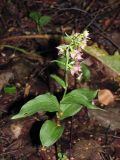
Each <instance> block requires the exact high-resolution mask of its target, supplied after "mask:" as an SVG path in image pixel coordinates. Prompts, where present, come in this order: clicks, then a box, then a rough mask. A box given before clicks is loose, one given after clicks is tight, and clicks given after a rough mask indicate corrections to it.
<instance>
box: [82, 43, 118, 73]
mask: <svg viewBox="0 0 120 160" xmlns="http://www.w3.org/2000/svg"><path fill="white" fill-rule="evenodd" d="M84 50H85V51H86V53H88V54H89V55H91V56H93V57H95V58H96V59H97V60H99V61H100V62H102V63H103V64H104V65H105V66H107V67H109V68H110V69H111V70H112V71H114V72H115V73H117V74H118V75H120V54H114V55H109V54H108V53H107V52H106V51H105V50H104V49H101V48H99V47H98V46H97V45H96V44H94V45H92V46H86V47H85V49H84Z"/></svg>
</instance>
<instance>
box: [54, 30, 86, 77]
mask: <svg viewBox="0 0 120 160" xmlns="http://www.w3.org/2000/svg"><path fill="white" fill-rule="evenodd" d="M88 36H89V33H88V31H87V30H85V31H84V32H83V33H82V34H80V33H75V34H74V35H71V36H68V35H67V38H68V40H69V42H70V44H69V45H68V44H63V45H61V46H59V47H57V48H58V50H59V55H61V56H62V57H63V58H64V57H66V54H67V53H68V56H69V63H68V69H69V71H70V72H71V74H72V75H77V78H78V79H80V78H81V75H82V72H81V66H80V64H81V62H82V60H83V57H82V55H83V49H84V48H85V46H86V45H87V41H88Z"/></svg>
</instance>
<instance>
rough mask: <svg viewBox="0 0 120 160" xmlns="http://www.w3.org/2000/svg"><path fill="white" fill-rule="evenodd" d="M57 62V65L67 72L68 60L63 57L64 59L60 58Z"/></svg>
mask: <svg viewBox="0 0 120 160" xmlns="http://www.w3.org/2000/svg"><path fill="white" fill-rule="evenodd" d="M55 62H57V65H58V66H59V67H60V68H61V69H63V70H65V62H66V58H65V57H62V58H59V59H58V60H56V61H55Z"/></svg>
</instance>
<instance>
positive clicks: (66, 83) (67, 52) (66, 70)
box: [62, 47, 69, 99]
mask: <svg viewBox="0 0 120 160" xmlns="http://www.w3.org/2000/svg"><path fill="white" fill-rule="evenodd" d="M65 57H66V62H65V90H64V94H63V98H64V96H65V95H66V93H67V88H68V65H69V47H68V48H67V49H66V54H65ZM63 98H62V99H63Z"/></svg>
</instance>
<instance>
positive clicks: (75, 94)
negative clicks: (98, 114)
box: [61, 88, 98, 109]
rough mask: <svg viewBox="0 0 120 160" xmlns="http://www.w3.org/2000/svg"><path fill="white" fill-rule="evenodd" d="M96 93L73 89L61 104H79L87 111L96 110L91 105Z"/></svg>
mask: <svg viewBox="0 0 120 160" xmlns="http://www.w3.org/2000/svg"><path fill="white" fill-rule="evenodd" d="M96 94H97V91H92V90H89V89H86V88H84V89H75V90H73V91H71V92H70V93H68V94H66V95H65V97H64V98H63V100H62V101H61V104H79V105H83V106H85V107H87V108H89V109H98V108H97V107H96V106H95V105H93V104H92V100H93V98H95V96H96Z"/></svg>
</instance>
